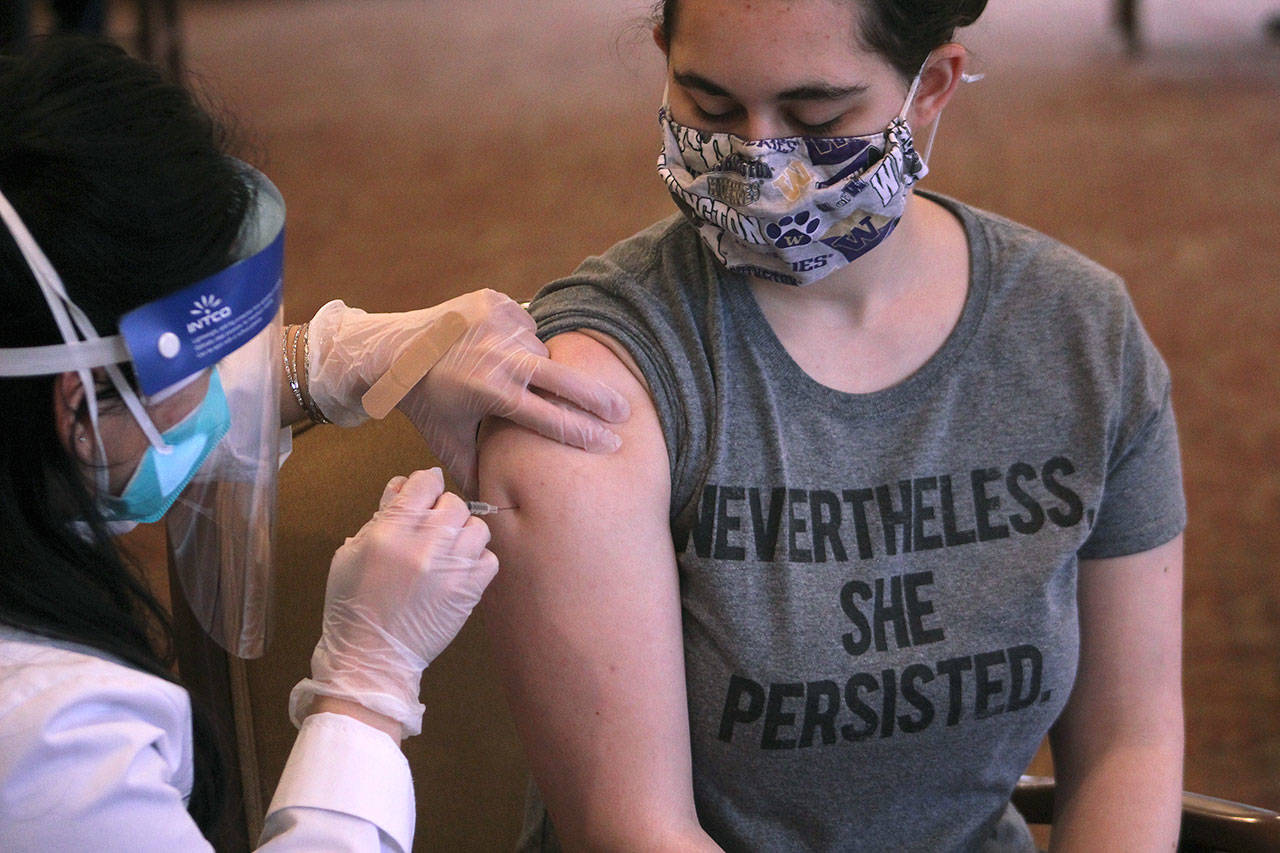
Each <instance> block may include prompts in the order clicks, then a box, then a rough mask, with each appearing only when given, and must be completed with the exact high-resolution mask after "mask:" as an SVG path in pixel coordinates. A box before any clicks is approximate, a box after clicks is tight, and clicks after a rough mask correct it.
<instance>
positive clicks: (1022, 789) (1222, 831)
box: [1013, 776, 1280, 853]
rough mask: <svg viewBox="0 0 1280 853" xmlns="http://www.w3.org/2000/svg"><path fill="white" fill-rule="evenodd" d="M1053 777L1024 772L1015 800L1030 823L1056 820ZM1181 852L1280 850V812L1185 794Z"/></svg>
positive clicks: (1019, 809)
mask: <svg viewBox="0 0 1280 853" xmlns="http://www.w3.org/2000/svg"><path fill="white" fill-rule="evenodd" d="M1053 792H1054V780H1053V777H1051V776H1023V777H1022V779H1021V781H1019V782H1018V787H1017V788H1015V789H1014V792H1013V804H1014V806H1016V807H1017V809H1018V811H1020V812H1021V813H1022V816H1023V817H1025V818H1026V819H1027V822H1028V823H1036V824H1049V823H1052V822H1053ZM1178 850H1179V851H1182V853H1209V851H1223V853H1274V851H1280V814H1277V813H1276V812H1273V811H1268V810H1267V809H1260V808H1257V807H1255V806H1247V805H1244V804H1243V803H1233V802H1231V801H1229V800H1220V799H1218V798H1217V797H1207V796H1205V795H1204V794H1192V793H1189V792H1188V793H1184V794H1183V795H1182V833H1181V835H1180V837H1179V839H1178Z"/></svg>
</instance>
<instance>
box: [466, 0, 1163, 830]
mask: <svg viewBox="0 0 1280 853" xmlns="http://www.w3.org/2000/svg"><path fill="white" fill-rule="evenodd" d="M983 6H984V3H983V2H981V0H977V2H974V0H969V2H963V0H961V2H919V1H918V0H917V2H908V0H751V2H744V1H743V0H668V1H667V2H665V3H663V4H661V7H660V9H659V10H658V13H659V15H658V22H657V25H656V27H655V38H656V40H657V42H658V45H659V47H660V48H661V49H662V51H663V53H664V54H665V56H666V67H667V85H666V94H665V98H664V101H663V103H662V104H661V111H660V113H659V115H660V130H661V134H662V136H661V139H662V152H661V155H660V157H659V160H658V172H659V175H660V177H661V179H662V180H663V181H664V182H665V184H666V186H667V188H668V189H669V190H670V191H671V194H672V196H673V199H674V200H675V202H676V205H677V207H678V208H679V212H678V213H677V214H676V215H674V216H672V217H671V218H669V219H667V220H665V221H663V222H660V223H658V224H656V225H654V226H653V227H651V228H649V229H648V230H646V231H644V232H641V233H640V234H637V235H636V236H634V237H632V238H630V239H628V240H625V241H623V242H622V243H620V244H618V245H616V246H614V247H613V248H611V249H609V250H608V251H607V252H605V253H604V254H603V255H602V256H600V257H596V258H591V259H589V260H588V261H586V262H585V263H584V264H583V265H582V266H581V267H580V268H579V269H578V270H577V272H575V273H574V274H573V275H572V276H570V277H569V278H567V279H565V280H562V281H559V282H556V283H554V284H552V285H550V286H549V287H547V288H545V289H544V290H543V291H542V293H541V294H540V295H539V297H538V298H537V299H536V300H535V302H534V304H533V306H532V312H533V313H534V316H535V317H537V318H538V320H539V326H540V334H541V335H542V336H543V337H544V338H547V339H548V340H549V347H550V350H551V353H552V356H553V358H554V359H556V360H559V361H562V362H564V363H566V364H569V365H573V366H577V367H580V368H583V369H585V370H588V371H589V372H591V373H593V374H594V375H595V376H596V377H597V378H599V379H602V380H605V381H607V382H609V383H612V384H614V385H615V387H618V388H621V389H625V390H626V392H627V393H628V395H629V398H630V402H631V406H632V412H633V415H632V418H631V420H630V421H629V422H628V423H627V424H626V425H625V426H624V427H622V428H621V432H622V436H623V444H622V449H621V450H620V452H619V453H617V454H615V455H613V456H607V457H606V456H590V457H589V456H586V455H582V456H576V457H575V456H572V455H571V454H569V453H566V452H565V451H564V450H562V449H561V448H558V447H556V446H555V445H553V444H552V443H550V442H547V441H545V440H543V439H540V438H538V437H537V436H535V435H533V434H531V433H529V432H527V431H525V430H522V429H520V428H518V427H514V426H511V425H509V424H501V425H498V426H497V427H495V428H494V429H492V430H490V431H489V433H488V435H487V436H486V439H485V441H484V443H483V444H482V448H481V465H480V482H481V485H482V488H483V490H484V492H485V493H486V495H487V496H488V498H487V499H489V500H495V501H500V502H501V503H502V504H503V505H515V506H518V507H519V509H518V510H517V511H514V512H512V513H507V514H503V515H502V516H501V517H497V518H495V520H494V521H493V523H492V529H493V531H494V543H495V544H494V548H495V551H496V552H497V553H498V554H499V555H500V557H501V558H502V559H503V566H504V572H503V575H502V576H501V577H499V578H498V580H497V581H496V582H495V584H494V585H493V586H492V587H491V588H490V590H489V593H488V596H487V601H488V602H489V604H488V605H487V606H488V608H489V610H488V613H487V614H486V623H487V624H488V626H489V627H490V629H491V632H492V636H493V638H494V642H495V647H496V651H497V654H498V657H499V660H500V662H501V666H502V669H503V672H504V677H505V679H506V682H507V685H508V689H509V693H510V696H511V699H512V702H513V706H514V709H515V719H516V721H517V725H518V726H519V728H520V730H521V734H522V737H523V738H524V740H525V742H526V746H527V751H528V754H529V758H530V762H531V766H532V770H533V775H534V777H535V781H536V783H537V789H538V792H539V793H540V795H541V802H545V810H544V809H543V808H542V806H541V803H538V802H535V804H534V808H533V809H532V810H531V814H532V818H531V820H530V822H529V823H528V824H527V825H526V838H525V842H526V845H527V846H529V847H535V848H543V849H550V848H554V847H555V846H556V845H557V843H559V842H563V844H564V846H565V847H569V848H575V849H576V848H590V849H628V850H629V849H662V850H668V849H713V848H714V847H716V846H717V845H718V846H720V847H722V848H725V849H736V850H789V849H806V850H810V849H813V850H874V851H882V850H921V851H937V850H1018V851H1024V850H1026V851H1029V850H1033V849H1034V845H1033V843H1032V840H1031V838H1030V835H1029V833H1028V831H1027V829H1026V826H1025V823H1024V822H1023V821H1022V819H1021V817H1020V816H1019V815H1018V814H1017V813H1016V811H1015V810H1014V809H1013V808H1012V807H1011V806H1010V804H1009V797H1010V793H1011V791H1012V790H1013V787H1014V785H1015V783H1016V782H1017V779H1018V776H1019V774H1020V773H1021V772H1022V771H1023V770H1024V769H1025V768H1026V767H1027V764H1028V762H1029V761H1030V760H1031V758H1032V756H1033V755H1034V754H1035V752H1036V749H1037V747H1038V746H1039V744H1040V743H1041V742H1042V740H1043V738H1044V737H1045V736H1046V735H1048V736H1049V738H1050V742H1051V745H1052V748H1053V757H1054V763H1055V772H1056V775H1057V778H1058V797H1057V803H1056V808H1057V813H1056V817H1055V821H1054V829H1053V832H1054V837H1053V844H1054V847H1055V849H1058V848H1060V849H1080V850H1100V849H1124V850H1161V849H1163V850H1168V849H1171V848H1172V846H1173V843H1174V840H1175V839H1176V836H1177V831H1178V816H1179V798H1180V789H1181V779H1182V747H1183V736H1182V704H1181V698H1180V689H1181V688H1180V678H1181V676H1180V596H1181V571H1182V556H1181V553H1182V544H1181V531H1182V528H1183V526H1184V520H1185V509H1184V501H1183V496H1182V487H1181V478H1180V467H1179V459H1178V448H1177V439H1176V431H1175V426H1174V420H1173V414H1172V411H1171V409H1170V402H1169V375H1168V371H1167V370H1166V368H1165V365H1164V363H1163V362H1162V360H1161V358H1160V356H1159V355H1158V353H1156V351H1155V350H1154V348H1153V347H1152V344H1151V342H1150V340H1149V339H1148V338H1147V335H1146V334H1145V332H1144V331H1143V329H1142V326H1141V324H1140V323H1139V321H1138V318H1137V317H1136V315H1135V313H1134V309H1133V306H1132V305H1131V303H1130V301H1129V298H1128V296H1127V295H1126V293H1125V290H1124V287H1123V285H1122V283H1121V282H1120V281H1119V280H1118V279H1117V277H1116V276H1115V275H1113V274H1111V273H1109V272H1107V271H1106V270H1104V269H1102V268H1100V267H1098V266H1097V265H1096V264H1093V263H1092V262H1090V261H1089V260H1087V259H1085V258H1083V257H1081V256H1080V255H1078V254H1077V253H1075V252H1073V251H1072V250H1070V249H1069V248H1067V247H1065V246H1063V245H1061V244H1059V243H1057V242H1055V241H1053V240H1052V239H1050V238H1048V237H1045V236H1043V235H1040V234H1037V233H1035V232H1033V231H1031V230H1030V229H1027V228H1025V227H1022V226H1020V225H1017V224H1014V223H1012V222H1009V221H1007V220H1005V219H1002V218H1000V217H999V216H996V215H994V214H991V213H987V212H984V211H981V210H977V209H974V208H972V207H969V206H967V205H965V204H963V203H962V202H959V201H956V200H953V199H949V198H945V197H942V196H939V195H936V194H932V193H929V192H927V191H925V190H924V189H918V188H917V186H918V185H919V183H920V181H922V180H923V179H924V178H925V177H926V175H927V173H928V164H927V162H926V161H925V157H924V154H925V151H924V149H925V147H926V146H924V145H921V146H919V147H918V146H917V144H916V139H915V138H914V137H913V134H915V133H918V132H920V131H922V130H927V129H928V128H930V126H931V125H933V124H934V123H935V122H936V121H937V120H938V117H939V115H940V113H941V112H942V110H943V108H944V107H945V106H946V104H947V102H948V101H949V100H950V98H951V97H952V96H953V95H954V93H955V91H956V89H957V87H958V86H959V85H960V83H961V81H962V79H963V77H964V74H965V67H966V62H967V56H966V52H965V50H964V48H963V47H962V46H961V45H959V44H957V43H955V42H954V41H953V38H954V32H955V30H956V29H957V28H959V27H963V26H964V25H966V24H969V23H972V22H973V21H974V20H975V19H976V18H977V17H978V15H979V14H980V13H981V11H982V8H983ZM654 94H655V107H657V106H658V105H657V103H656V99H657V95H658V93H656V92H655V93H654ZM997 178H998V173H995V174H993V179H997ZM557 839H559V842H557Z"/></svg>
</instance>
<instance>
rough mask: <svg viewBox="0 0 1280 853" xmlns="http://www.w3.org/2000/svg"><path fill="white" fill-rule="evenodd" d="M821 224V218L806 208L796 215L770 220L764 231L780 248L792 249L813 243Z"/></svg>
mask: <svg viewBox="0 0 1280 853" xmlns="http://www.w3.org/2000/svg"><path fill="white" fill-rule="evenodd" d="M821 224H822V220H821V219H819V218H818V217H816V216H811V215H810V214H809V211H807V210H804V211H801V212H800V213H797V214H796V215H795V216H784V217H782V218H781V219H779V220H778V221H777V222H770V223H769V224H768V225H766V226H765V229H764V233H765V236H766V237H768V238H769V239H770V240H772V241H773V245H775V246H777V247H778V248H779V249H792V248H795V247H796V246H803V245H804V244H806V243H812V242H813V233H814V232H815V231H817V230H818V226H819V225H821Z"/></svg>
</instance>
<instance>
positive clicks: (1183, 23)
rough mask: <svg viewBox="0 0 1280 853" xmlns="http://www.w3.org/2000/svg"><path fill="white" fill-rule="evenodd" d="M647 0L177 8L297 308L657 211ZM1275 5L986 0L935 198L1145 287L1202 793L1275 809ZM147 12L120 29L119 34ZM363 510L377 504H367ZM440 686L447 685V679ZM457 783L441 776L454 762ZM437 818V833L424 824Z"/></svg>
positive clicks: (499, 260) (473, 275)
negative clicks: (1173, 506)
mask: <svg viewBox="0 0 1280 853" xmlns="http://www.w3.org/2000/svg"><path fill="white" fill-rule="evenodd" d="M646 13H647V9H646V6H645V4H644V3H643V2H640V3H637V2H632V0H466V2H462V3H458V2H444V0H361V1H360V2H354V0H348V1H347V2H339V0H271V2H250V0H227V1H226V2H215V0H205V2H192V3H187V4H185V5H184V6H183V14H184V30H185V36H186V49H187V59H188V64H189V66H190V67H191V69H192V71H193V79H194V80H195V81H196V82H197V84H198V85H200V86H201V87H202V88H203V89H204V90H205V91H206V92H207V93H208V95H209V96H210V97H211V98H212V99H213V101H214V102H215V103H216V104H218V105H220V107H221V108H222V109H224V110H225V111H226V112H227V113H228V114H229V115H234V116H235V117H236V118H237V122H238V125H237V127H238V133H239V138H240V140H241V143H242V151H243V153H244V155H245V156H246V158H247V159H251V160H253V161H255V162H257V163H258V164H259V165H261V166H262V167H263V168H264V169H265V170H267V171H268V173H269V174H270V175H271V176H272V177H273V178H274V180H275V181H276V182H277V184H278V185H279V186H280V188H281V190H282V191H283V193H284V195H285V198H286V199H287V200H288V203H289V235H288V256H287V257H288V260H287V270H288V271H287V278H286V280H287V282H288V285H287V303H286V305H287V317H286V319H287V320H288V321H292V322H301V321H302V320H304V319H306V318H307V317H309V316H310V314H311V313H312V312H313V311H314V310H315V309H316V308H317V307H319V305H321V304H322V303H323V302H324V301H326V300H327V299H329V298H330V297H333V296H341V297H343V298H345V299H346V300H347V301H348V302H349V303H350V304H355V305H360V306H362V307H364V308H367V309H370V310H400V309H408V308H413V307H419V306H422V305H427V304H431V303H435V302H438V301H440V300H443V299H446V298H448V297H451V296H454V295H456V294H459V293H462V292H464V291H467V290H471V289H474V288H477V287H492V288H495V289H498V290H501V291H505V292H507V293H509V294H511V295H512V296H515V297H517V298H520V299H524V298H527V297H529V296H531V295H532V294H533V293H534V292H535V290H536V289H537V288H538V287H539V285H541V284H542V283H544V282H546V281H548V280H550V279H552V278H554V277H557V276H560V275H563V274H565V273H568V272H569V271H571V270H572V269H573V268H574V266H575V265H576V264H577V263H578V262H579V261H580V260H581V259H582V258H583V257H585V256H586V255H588V254H591V253H594V252H598V251H601V250H603V249H604V248H606V247H607V246H609V245H610V244H612V243H613V242H615V241H616V240H618V239H621V238H623V237H626V236H627V235H629V234H631V233H633V232H635V231H636V230H638V229H640V228H642V227H643V226H645V225H647V224H649V223H651V222H652V221H654V220H655V219H657V218H659V217H662V216H665V215H666V214H667V213H668V212H669V211H670V210H671V209H672V207H671V203H670V201H669V199H668V197H667V196H666V194H665V191H664V190H663V188H662V186H661V183H660V182H659V180H658V179H657V177H656V176H655V174H654V170H653V160H654V157H655V154H656V152H657V124H656V115H655V114H656V109H657V106H658V104H659V99H660V96H661V88H662V83H661V79H662V67H661V62H660V56H659V54H658V52H657V50H656V49H655V48H654V47H653V46H652V43H651V42H650V40H649V37H648V32H647V28H646V26H645V24H644V20H643V19H644V17H645V15H646ZM1277 13H1280V0H1233V1H1232V2H1216V3H1203V4H1186V3H1181V2H1178V0H1148V2H1144V3H1143V4H1141V9H1140V15H1141V28H1142V35H1143V38H1144V43H1145V52H1144V54H1143V55H1142V56H1140V57H1138V58H1136V59H1130V58H1128V57H1127V56H1126V55H1125V53H1124V51H1123V49H1122V43H1121V40H1120V38H1119V36H1118V34H1117V33H1116V31H1115V30H1114V28H1113V27H1112V25H1111V19H1110V6H1109V4H1108V2H1107V0H1070V2H1066V0H992V2H991V4H990V6H989V8H988V11H987V13H986V15H985V17H984V18H983V20H982V21H980V22H979V24H977V25H976V26H975V27H973V28H971V30H970V31H969V32H968V33H962V38H961V40H962V41H965V42H966V43H967V44H969V45H970V47H971V48H972V50H973V52H974V54H975V60H976V66H977V69H978V70H981V71H984V72H985V73H986V78H985V80H983V81H982V82H981V83H978V84H975V85H972V86H969V87H967V88H966V89H965V90H964V91H962V92H961V93H960V95H959V96H958V97H957V98H956V100H955V101H954V102H953V104H952V106H951V107H950V108H949V109H948V111H947V113H946V115H945V117H944V119H943V122H942V125H941V131H940V133H939V135H938V140H937V143H936V145H935V148H934V157H933V162H932V163H931V174H930V177H929V178H928V179H927V181H926V183H925V186H927V187H929V188H931V189H934V190H938V191H942V192H946V193H950V194H953V195H956V196H958V197H960V198H962V199H964V200H966V201H968V202H970V203H972V204H975V205H977V206H980V207H984V208H987V209H990V210H994V211H996V212H999V213H1001V214H1004V215H1006V216H1009V217H1011V218H1013V219H1017V220H1021V221H1023V222H1026V223H1027V224H1029V225H1031V226H1033V227H1036V228H1038V229H1040V230H1042V231H1045V232H1046V233H1048V234H1050V235H1052V236H1054V237H1057V238H1059V239H1061V240H1063V241H1065V242H1067V243H1069V244H1071V245H1073V246H1075V247H1076V248H1078V249H1080V250H1081V251H1083V252H1084V253H1085V254H1087V255H1090V256H1092V257H1093V258H1095V259H1097V260H1098V261H1100V262H1101V263H1103V264H1105V265H1106V266H1109V267H1111V268H1112V269H1115V270H1117V271H1118V272H1119V273H1121V274H1122V275H1123V276H1124V277H1125V278H1126V280H1127V282H1128V284H1129V287H1130V289H1131V291H1132V294H1133V297H1134V300H1135V301H1136V303H1137V305H1138V308H1139V312H1140V314H1141V315H1142V317H1143V319H1144V321H1145V323H1146V325H1147V327H1148V330H1149V331H1150V333H1151V335H1152V337H1153V338H1154V339H1155V341H1156V344H1157V345H1158V346H1159V347H1160V349H1161V351H1162V352H1163V353H1164V355H1165V357H1166V359H1167V360H1168V361H1169V364H1170V366H1171V368H1172V372H1173V377H1174V397H1175V404H1176V408H1177V414H1178V419H1179V425H1180V429H1181V436H1182V443H1183V455H1184V464H1185V472H1186V488H1187V495H1188V500H1189V504H1190V511H1191V521H1190V526H1189V528H1188V531H1187V573H1186V578H1187V579H1186V627H1185V633H1186V651H1185V660H1186V669H1185V680H1186V696H1187V733H1188V736H1187V771H1186V786H1187V788H1189V789H1193V790H1197V791H1200V792H1203V793H1209V794H1213V795H1215V796H1219V797H1226V798H1230V799H1236V800H1242V801H1245V802H1250V803H1254V804H1258V805H1263V806H1267V807H1270V808H1273V809H1280V524H1278V523H1277V520H1278V519H1280V464H1278V463H1277V461H1276V454H1277V449H1278V448H1280V198H1278V195H1280V110H1278V107H1280V43H1277V42H1275V41H1268V40H1267V38H1266V36H1265V34H1264V26H1265V22H1266V21H1267V19H1268V17H1269V16H1270V15H1273V14H1277ZM130 14H131V12H130V8H116V9H114V10H113V17H112V19H111V27H112V29H113V31H115V32H116V33H117V34H118V35H121V37H122V38H125V39H127V38H128V33H129V31H130V28H131V27H132V26H133V22H132V19H131V17H130ZM372 508H373V507H372V503H371V504H370V507H369V509H370V511H371V510H372ZM428 681H430V674H429V676H428ZM441 772H447V769H442V770H441ZM429 831H430V828H429V827H425V826H424V827H420V833H421V832H429Z"/></svg>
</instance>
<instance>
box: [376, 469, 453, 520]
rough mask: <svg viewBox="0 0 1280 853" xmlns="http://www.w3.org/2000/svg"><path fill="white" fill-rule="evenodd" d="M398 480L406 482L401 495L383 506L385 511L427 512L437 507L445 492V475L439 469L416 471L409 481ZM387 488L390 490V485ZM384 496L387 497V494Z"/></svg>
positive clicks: (401, 488) (400, 490)
mask: <svg viewBox="0 0 1280 853" xmlns="http://www.w3.org/2000/svg"><path fill="white" fill-rule="evenodd" d="M397 479H400V480H403V481H404V482H403V483H401V485H400V489H399V493H398V494H397V495H395V496H394V497H393V498H392V499H391V501H390V503H387V504H384V505H383V506H382V509H384V510H388V511H396V512H407V513H420V512H426V511H427V510H429V509H431V508H432V507H434V506H435V505H436V502H437V501H438V500H440V496H441V494H442V493H443V492H444V473H443V472H442V471H441V470H440V469H439V468H431V469H428V470H426V471H414V472H413V473H412V474H410V475H409V477H408V478H407V479H406V478H404V477H400V478H397ZM392 482H395V481H394V480H393V481H392ZM387 487H388V489H389V488H390V484H388V486H387ZM383 496H384V497H385V496H386V493H385V492H384V493H383ZM464 508H465V505H464Z"/></svg>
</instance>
